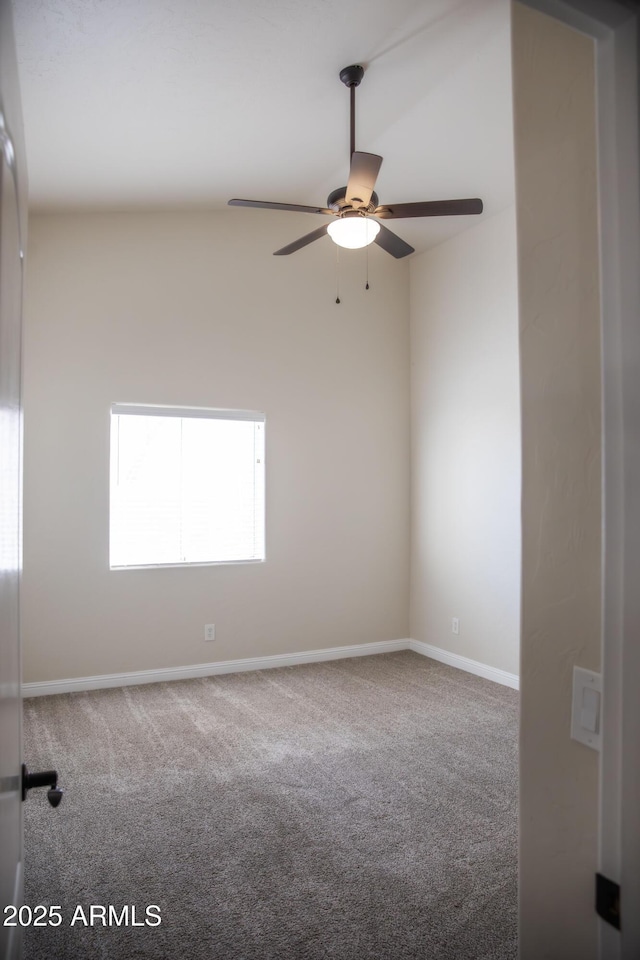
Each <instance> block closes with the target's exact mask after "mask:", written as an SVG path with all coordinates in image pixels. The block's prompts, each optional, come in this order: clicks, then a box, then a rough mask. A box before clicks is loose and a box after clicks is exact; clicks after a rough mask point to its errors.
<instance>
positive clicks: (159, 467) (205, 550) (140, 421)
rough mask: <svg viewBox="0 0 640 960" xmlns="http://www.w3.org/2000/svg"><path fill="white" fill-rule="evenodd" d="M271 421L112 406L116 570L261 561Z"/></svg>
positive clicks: (233, 413)
mask: <svg viewBox="0 0 640 960" xmlns="http://www.w3.org/2000/svg"><path fill="white" fill-rule="evenodd" d="M264 437H265V423H264V415H263V414H261V413H256V412H254V411H245V410H203V409H192V408H167V407H151V406H136V405H131V404H114V405H113V406H112V408H111V496H110V501H111V503H110V506H111V510H110V565H111V567H112V568H114V567H130V566H155V565H162V564H169V565H173V564H188V563H224V562H235V561H247V560H263V559H264V556H265V545H264V508H265V498H264Z"/></svg>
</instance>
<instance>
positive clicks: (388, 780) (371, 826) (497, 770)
mask: <svg viewBox="0 0 640 960" xmlns="http://www.w3.org/2000/svg"><path fill="white" fill-rule="evenodd" d="M24 708H25V709H24V713H25V717H24V755H25V758H26V760H27V763H28V765H29V767H30V769H32V770H37V769H42V768H46V767H50V766H55V767H56V768H57V769H58V772H59V775H60V781H61V784H62V785H63V786H64V787H65V788H66V793H65V797H64V799H63V801H62V804H61V806H60V807H59V808H58V809H57V810H52V809H51V808H50V807H49V805H48V804H47V802H46V796H45V791H33V792H32V793H31V794H30V796H29V799H28V800H27V802H26V803H25V804H24V814H25V871H26V889H25V902H26V903H27V904H30V905H31V906H32V907H34V906H35V905H36V904H44V905H46V906H49V905H60V907H61V915H62V918H63V921H62V924H61V925H60V926H58V927H54V926H46V927H38V928H36V927H33V926H32V927H28V928H26V929H25V954H24V955H25V960H44V958H47V960H51V958H53V960H58V958H69V960H71V958H73V960H75V958H77V960H88V958H94V957H95V958H109V960H133V958H152V960H165V958H166V960H170V958H177V957H185V958H190V960H321V958H322V960H418V958H419V960H514V958H515V957H516V956H517V942H516V941H517V936H516V917H517V905H516V901H517V894H516V884H517V862H516V861H517V851H516V836H517V713H518V694H517V693H516V692H515V691H513V690H510V689H508V688H506V687H502V686H499V685H497V684H494V683H491V682H490V681H487V680H482V679H480V678H478V677H474V676H472V675H470V674H467V673H464V672H461V671H458V670H455V669H453V668H451V667H447V666H444V665H442V664H440V663H437V662H435V661H433V660H428V659H427V658H424V657H421V656H419V655H418V654H415V653H412V652H409V651H403V652H401V653H394V654H387V655H381V656H380V655H379V656H372V657H361V658H354V659H352V660H339V661H332V662H327V663H317V664H310V665H308V666H297V667H285V668H282V669H278V670H265V671H263V672H255V673H240V674H234V675H226V676H218V677H210V678H206V679H201V680H188V681H178V682H174V683H164V684H153V685H146V686H139V687H125V688H122V689H113V690H101V691H93V692H90V693H79V694H69V695H63V696H56V697H46V698H45V697H43V698H35V699H31V700H26V701H25V704H24ZM92 904H93V905H98V906H104V907H106V908H107V910H106V913H105V919H106V920H107V921H108V920H109V913H108V907H109V906H112V907H113V908H114V912H113V913H112V916H111V925H107V926H104V925H103V923H102V920H101V916H102V915H101V913H100V911H98V913H95V912H94V919H95V921H96V922H95V924H94V925H93V926H85V925H84V922H83V918H82V917H83V915H84V916H85V917H86V919H87V921H89V919H90V905H92ZM152 904H153V905H157V907H158V908H159V911H160V915H161V923H159V924H156V925H152V924H155V923H156V917H155V916H154V914H155V913H156V911H152V912H151V913H149V914H147V913H146V912H145V911H146V908H147V907H148V906H150V905H152ZM125 905H126V906H127V907H128V908H129V909H128V925H125V919H127V916H126V915H125V913H123V907H124V906H125ZM78 906H80V907H81V908H82V915H81V914H80V913H79V912H78V910H77V907H78ZM132 907H135V920H136V923H137V924H142V925H140V926H133V925H131V920H132V909H131V908H132ZM74 915H75V920H76V922H75V923H72V922H71V921H72V920H73V918H74ZM116 920H120V921H122V922H121V924H120V925H119V926H118V925H116V922H115V921H116ZM145 920H149V921H150V923H148V924H147V923H145Z"/></svg>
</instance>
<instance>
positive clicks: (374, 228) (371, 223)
mask: <svg viewBox="0 0 640 960" xmlns="http://www.w3.org/2000/svg"><path fill="white" fill-rule="evenodd" d="M327 232H328V234H329V236H330V237H331V239H332V240H333V242H334V243H337V244H338V246H339V247H348V248H349V249H350V250H357V249H358V248H359V247H367V246H369V244H370V243H373V241H374V240H375V238H376V237H377V236H378V233H379V232H380V224H379V223H376V221H375V220H370V219H369V217H340V219H339V220H334V221H333V223H330V224H329V226H328V227H327Z"/></svg>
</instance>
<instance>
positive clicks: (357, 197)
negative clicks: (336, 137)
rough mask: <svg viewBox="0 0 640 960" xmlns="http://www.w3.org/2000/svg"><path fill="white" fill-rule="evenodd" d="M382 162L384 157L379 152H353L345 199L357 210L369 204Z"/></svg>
mask: <svg viewBox="0 0 640 960" xmlns="http://www.w3.org/2000/svg"><path fill="white" fill-rule="evenodd" d="M381 163H382V157H379V156H378V155H377V153H358V151H356V152H355V153H352V154H351V169H350V170H349V183H348V184H347V193H346V196H345V200H346V201H347V203H350V204H351V206H352V207H354V208H355V209H356V210H357V209H358V208H359V207H367V206H369V201H370V200H371V194H372V193H373V188H374V187H375V185H376V179H377V177H378V171H379V170H380V165H381Z"/></svg>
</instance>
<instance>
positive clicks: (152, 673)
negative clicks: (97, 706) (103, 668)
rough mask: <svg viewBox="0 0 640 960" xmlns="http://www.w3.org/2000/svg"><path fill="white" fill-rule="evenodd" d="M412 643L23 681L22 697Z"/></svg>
mask: <svg viewBox="0 0 640 960" xmlns="http://www.w3.org/2000/svg"><path fill="white" fill-rule="evenodd" d="M409 643H410V641H409V640H382V641H380V642H378V643H358V644H353V645H352V646H348V647H326V648H325V649H324V650H307V651H304V652H302V653H277V654H274V655H272V656H268V657H248V658H247V659H245V660H222V661H220V662H219V663H195V664H192V665H190V666H186V667H168V668H166V669H163V670H136V671H134V672H132V673H111V674H103V675H102V676H97V677H72V678H71V679H69V680H44V681H42V682H41V683H23V684H22V696H23V697H45V696H49V695H50V694H56V693H76V692H80V691H82V690H102V689H104V688H106V687H130V686H133V685H136V684H139V683H164V682H166V681H168V680H192V679H194V678H195V677H212V676H214V675H215V674H219V673H240V672H241V671H243V670H267V669H269V668H272V667H292V666H295V665H296V664H299V663H317V662H319V661H321V660H342V659H344V658H346V657H366V656H370V655H371V654H375V653H394V652H395V651H396V650H407V649H408V648H409Z"/></svg>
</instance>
